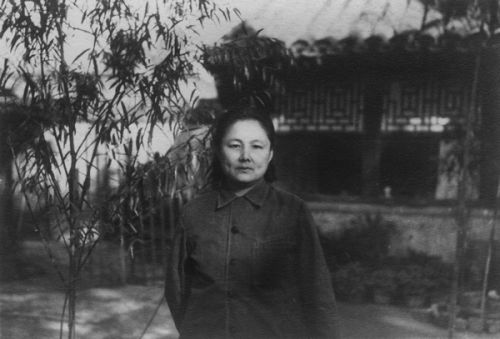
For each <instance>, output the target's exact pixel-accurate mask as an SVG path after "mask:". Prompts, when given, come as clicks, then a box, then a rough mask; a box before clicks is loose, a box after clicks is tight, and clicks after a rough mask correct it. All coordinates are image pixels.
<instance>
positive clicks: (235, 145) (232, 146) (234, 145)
mask: <svg viewBox="0 0 500 339" xmlns="http://www.w3.org/2000/svg"><path fill="white" fill-rule="evenodd" d="M238 147H240V145H238V144H230V145H229V148H238Z"/></svg>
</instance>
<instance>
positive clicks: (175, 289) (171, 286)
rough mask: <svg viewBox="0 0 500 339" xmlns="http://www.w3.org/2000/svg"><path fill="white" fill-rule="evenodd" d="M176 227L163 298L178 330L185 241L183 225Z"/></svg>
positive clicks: (181, 308) (182, 293) (182, 313)
mask: <svg viewBox="0 0 500 339" xmlns="http://www.w3.org/2000/svg"><path fill="white" fill-rule="evenodd" d="M182 219H183V218H182V217H181V221H180V222H179V225H178V226H177V229H176V232H175V236H174V239H173V242H172V245H171V248H170V253H169V259H168V261H167V269H166V278H165V298H166V299H167V304H168V307H169V308H170V313H171V314H172V318H173V320H174V323H175V326H176V327H177V329H179V328H180V325H181V322H182V318H183V316H184V306H185V305H184V295H185V271H184V262H185V260H186V240H185V230H184V224H183V222H182Z"/></svg>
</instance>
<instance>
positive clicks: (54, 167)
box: [0, 0, 230, 338]
mask: <svg viewBox="0 0 500 339" xmlns="http://www.w3.org/2000/svg"><path fill="white" fill-rule="evenodd" d="M152 4H153V3H152V2H145V3H143V4H139V3H136V2H131V1H127V0H94V1H83V0H81V1H79V0H74V1H69V0H22V1H7V0H1V1H0V27H1V28H0V39H1V40H2V41H3V42H6V43H7V45H8V48H9V49H10V53H11V57H10V58H8V59H6V60H5V61H4V63H3V65H4V66H3V68H2V69H1V71H0V74H1V76H0V84H1V85H2V88H3V87H7V86H16V87H20V86H22V87H23V91H22V92H23V95H22V99H21V102H22V105H24V106H25V107H27V110H28V111H30V112H40V115H41V116H43V119H38V120H33V119H32V120H31V121H32V122H34V123H35V124H36V125H37V126H36V128H31V129H30V133H27V134H25V135H24V136H23V137H22V138H18V136H16V135H15V134H14V133H15V132H18V130H17V131H16V130H14V129H12V130H10V131H9V133H10V134H11V138H10V139H11V145H12V146H13V145H14V143H13V140H14V139H16V140H19V139H21V140H24V143H23V144H22V145H16V147H15V148H14V147H12V148H11V150H12V152H13V153H15V154H16V155H17V158H16V159H17V161H16V169H17V173H18V177H19V187H18V188H19V189H20V190H21V191H22V192H23V193H24V194H25V196H26V198H27V199H26V200H27V202H28V205H29V208H30V210H31V211H33V212H35V211H45V213H46V214H47V215H50V217H51V218H50V219H51V220H52V222H53V226H52V227H51V230H52V232H55V233H56V234H57V238H58V239H60V240H61V241H62V242H64V244H65V246H66V249H67V254H68V261H69V271H67V272H63V271H61V270H59V275H60V277H61V279H62V280H63V281H64V283H65V284H66V287H67V289H66V290H67V291H68V292H67V299H66V301H67V302H68V310H69V313H68V337H69V338H72V337H74V335H75V332H74V325H75V300H76V293H75V288H76V281H77V280H78V275H79V274H80V272H81V270H82V267H83V266H84V264H85V263H86V262H87V260H88V258H89V257H90V255H91V253H92V250H93V248H94V247H95V246H96V245H97V243H98V240H99V238H100V236H101V235H102V234H103V233H105V232H106V231H107V230H108V229H109V228H112V226H113V225H112V219H109V218H104V217H103V216H104V215H107V216H110V215H111V216H113V215H121V216H122V217H124V216H126V214H122V213H121V212H122V210H121V208H123V206H124V205H127V206H130V201H131V200H132V197H133V195H134V194H135V192H134V191H133V190H132V189H133V186H132V188H131V189H128V190H122V191H121V192H120V193H121V194H106V192H97V193H103V194H98V195H99V196H97V197H96V194H94V193H95V190H96V189H95V183H94V182H93V178H95V177H96V172H97V171H98V170H100V169H103V167H104V168H105V169H107V170H110V171H113V172H115V173H116V174H117V175H116V176H115V179H116V180H117V181H120V180H121V179H120V178H129V179H130V178H131V177H132V176H133V175H136V174H137V173H140V172H141V171H140V170H139V171H136V170H135V168H136V167H137V163H138V162H137V155H138V152H139V150H141V149H143V148H145V147H146V146H147V144H148V142H150V141H151V140H152V138H153V133H154V131H155V128H157V127H161V128H163V129H165V130H167V133H172V134H174V135H176V134H178V133H179V132H180V131H182V130H183V129H184V126H183V121H184V116H185V115H186V110H187V107H189V106H193V105H194V104H195V103H196V101H197V94H196V92H195V91H194V90H193V92H192V93H189V94H187V95H186V93H184V92H183V91H182V88H183V86H184V84H186V83H187V81H188V79H189V78H190V77H191V76H192V75H193V72H194V66H193V65H194V64H195V63H197V62H198V61H199V60H200V58H201V51H200V46H197V45H196V43H195V42H194V41H195V40H193V39H191V37H192V36H193V35H196V33H197V32H196V29H197V25H198V24H202V23H203V22H204V21H205V20H219V16H220V15H221V14H222V16H223V17H225V18H227V17H228V16H229V15H230V11H229V10H227V9H219V8H218V7H217V6H215V5H214V4H213V3H211V2H210V1H208V0H171V1H163V2H156V3H155V4H154V6H153V5H152ZM82 41H83V42H85V43H83V44H81V43H80V42H82ZM32 131H35V132H36V133H33V132H32ZM188 154H189V153H188ZM175 161H177V162H178V163H182V164H184V165H185V167H186V168H187V167H189V166H190V164H191V163H190V162H186V159H185V158H184V159H181V158H176V159H175ZM103 163H104V164H105V165H104V166H103ZM158 165H159V166H161V163H158ZM178 167H179V166H178V165H172V166H168V167H166V169H165V170H166V171H173V172H175V173H176V170H174V169H175V168H178ZM166 175H167V176H171V177H173V178H174V179H175V176H172V173H167V174H166ZM171 186H172V187H178V185H171ZM110 199H114V203H113V204H111V203H110ZM132 207H133V206H132ZM110 209H111V210H110ZM113 209H114V210H113ZM39 220H40V218H39ZM103 220H104V222H103ZM107 223H109V224H107ZM122 225H125V226H126V225H130V223H128V222H123V223H122ZM36 227H37V229H38V231H39V232H40V235H41V236H42V239H43V240H44V241H45V244H46V249H47V250H48V253H49V256H50V255H51V254H50V242H49V241H48V240H49V235H50V234H49V233H50V232H49V230H47V229H44V228H43V225H41V224H38V225H36ZM64 310H66V304H65V306H64ZM63 313H64V312H63ZM62 334H63V332H62V330H61V337H62Z"/></svg>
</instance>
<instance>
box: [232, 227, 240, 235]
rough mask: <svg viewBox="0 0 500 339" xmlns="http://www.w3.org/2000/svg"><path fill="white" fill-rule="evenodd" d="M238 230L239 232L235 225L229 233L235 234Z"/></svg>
mask: <svg viewBox="0 0 500 339" xmlns="http://www.w3.org/2000/svg"><path fill="white" fill-rule="evenodd" d="M239 232H240V230H239V229H238V227H236V226H233V227H231V233H233V234H236V233H239Z"/></svg>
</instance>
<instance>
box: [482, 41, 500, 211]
mask: <svg viewBox="0 0 500 339" xmlns="http://www.w3.org/2000/svg"><path fill="white" fill-rule="evenodd" d="M479 89H480V94H481V102H480V103H481V114H482V124H481V133H480V138H481V168H480V184H479V196H480V199H481V200H482V201H483V202H485V203H487V204H488V205H491V204H494V202H495V198H496V195H497V190H498V185H499V172H500V43H498V44H497V45H496V46H489V47H487V48H486V49H485V52H484V55H483V60H482V72H481V82H480V87H479Z"/></svg>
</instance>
